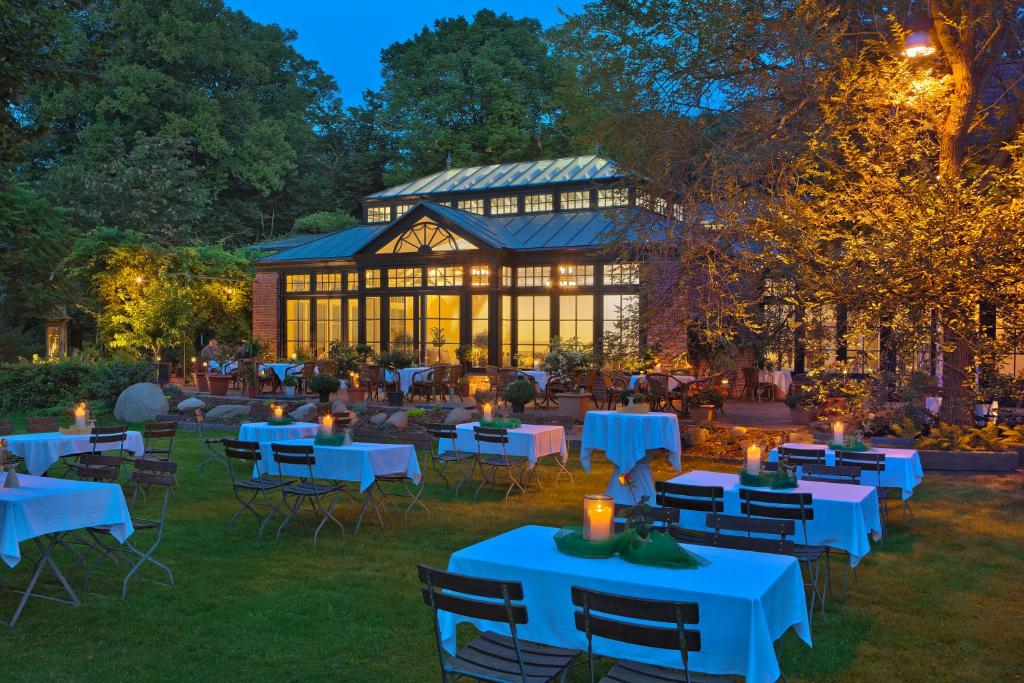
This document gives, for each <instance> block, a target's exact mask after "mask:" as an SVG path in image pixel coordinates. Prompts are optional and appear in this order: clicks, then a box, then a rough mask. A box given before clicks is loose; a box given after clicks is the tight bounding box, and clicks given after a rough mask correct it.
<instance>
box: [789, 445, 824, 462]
mask: <svg viewBox="0 0 1024 683" xmlns="http://www.w3.org/2000/svg"><path fill="white" fill-rule="evenodd" d="M782 456H786V458H787V459H788V460H789V462H790V463H791V464H793V465H824V464H825V451H824V450H823V449H820V448H810V447H807V448H802V447H800V446H779V457H780V458H781V457H782Z"/></svg>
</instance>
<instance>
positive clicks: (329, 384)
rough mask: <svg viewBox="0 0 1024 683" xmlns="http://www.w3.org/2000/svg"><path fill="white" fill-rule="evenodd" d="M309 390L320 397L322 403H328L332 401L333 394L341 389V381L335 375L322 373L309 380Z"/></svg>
mask: <svg viewBox="0 0 1024 683" xmlns="http://www.w3.org/2000/svg"><path fill="white" fill-rule="evenodd" d="M309 388H310V389H312V390H313V391H315V392H316V393H317V394H319V395H320V402H321V403H327V402H329V401H330V400H331V394H333V393H334V392H335V391H337V390H338V389H340V388H341V381H340V380H339V379H338V378H337V377H335V376H334V375H331V374H328V373H326V372H321V373H320V374H319V375H313V379H311V380H309Z"/></svg>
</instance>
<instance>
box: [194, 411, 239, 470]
mask: <svg viewBox="0 0 1024 683" xmlns="http://www.w3.org/2000/svg"><path fill="white" fill-rule="evenodd" d="M193 414H194V415H195V417H196V425H197V426H198V427H199V443H201V444H202V445H203V450H204V451H205V452H206V458H205V459H204V460H203V461H202V462H201V463H199V466H198V467H197V468H196V469H199V470H201V469H203V467H205V466H206V463H208V462H211V461H213V462H219V463H221V464H223V465H224V466H225V467H230V465H229V464H228V461H227V459H226V458H225V457H224V454H223V453H222V452H221V450H220V449H221V448H222V447H223V445H224V439H214V438H211V437H210V434H209V432H207V431H206V413H204V412H203V409H202V408H196V409H195V411H193Z"/></svg>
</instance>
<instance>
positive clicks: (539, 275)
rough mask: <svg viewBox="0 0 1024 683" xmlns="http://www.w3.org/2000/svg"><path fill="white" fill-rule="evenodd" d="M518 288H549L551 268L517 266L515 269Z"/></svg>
mask: <svg viewBox="0 0 1024 683" xmlns="http://www.w3.org/2000/svg"><path fill="white" fill-rule="evenodd" d="M516 285H517V286H519V287H550V286H551V268H550V267H548V266H519V267H518V268H516Z"/></svg>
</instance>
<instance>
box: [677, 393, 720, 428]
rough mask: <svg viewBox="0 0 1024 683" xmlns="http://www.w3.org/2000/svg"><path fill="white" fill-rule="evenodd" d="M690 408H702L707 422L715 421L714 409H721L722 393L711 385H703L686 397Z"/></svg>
mask: <svg viewBox="0 0 1024 683" xmlns="http://www.w3.org/2000/svg"><path fill="white" fill-rule="evenodd" d="M686 402H687V404H688V405H689V406H690V407H691V408H703V409H704V410H706V411H707V422H709V423H710V422H714V421H715V411H716V410H721V409H722V406H723V405H725V398H723V397H722V394H721V393H720V392H719V391H717V390H716V389H713V388H711V387H705V388H703V389H701V390H700V391H697V392H695V393H693V394H691V395H690V396H687V398H686Z"/></svg>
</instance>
